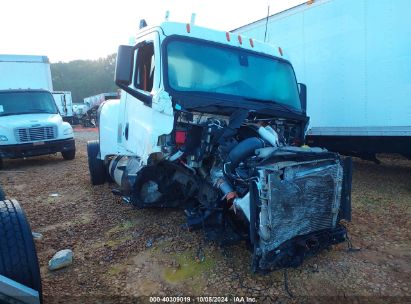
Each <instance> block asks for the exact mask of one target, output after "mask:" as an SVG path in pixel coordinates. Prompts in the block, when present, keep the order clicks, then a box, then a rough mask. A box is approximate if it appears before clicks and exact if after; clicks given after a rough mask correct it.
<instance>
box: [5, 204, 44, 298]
mask: <svg viewBox="0 0 411 304" xmlns="http://www.w3.org/2000/svg"><path fill="white" fill-rule="evenodd" d="M0 274H1V275H3V276H5V277H7V278H9V279H11V280H13V281H16V282H18V283H20V284H23V285H25V286H27V287H30V288H32V289H34V290H37V291H38V292H39V295H40V299H41V277H40V268H39V263H38V259H37V253H36V247H35V246H34V241H33V237H32V235H31V229H30V225H29V223H28V222H27V219H26V216H25V215H24V212H23V210H22V209H21V207H20V205H19V203H18V202H17V201H15V200H4V201H0Z"/></svg>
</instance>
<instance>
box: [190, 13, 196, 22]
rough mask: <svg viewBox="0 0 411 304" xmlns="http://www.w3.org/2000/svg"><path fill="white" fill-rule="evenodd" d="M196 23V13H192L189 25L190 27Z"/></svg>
mask: <svg viewBox="0 0 411 304" xmlns="http://www.w3.org/2000/svg"><path fill="white" fill-rule="evenodd" d="M195 21H196V13H192V14H191V21H190V24H191V25H194V22H195Z"/></svg>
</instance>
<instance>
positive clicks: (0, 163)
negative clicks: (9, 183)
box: [0, 158, 4, 170]
mask: <svg viewBox="0 0 411 304" xmlns="http://www.w3.org/2000/svg"><path fill="white" fill-rule="evenodd" d="M3 165H4V164H3V159H2V158H0V170H1V169H3Z"/></svg>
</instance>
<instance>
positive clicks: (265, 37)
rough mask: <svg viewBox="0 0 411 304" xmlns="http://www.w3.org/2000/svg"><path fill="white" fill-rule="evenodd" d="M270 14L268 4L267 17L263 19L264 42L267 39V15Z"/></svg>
mask: <svg viewBox="0 0 411 304" xmlns="http://www.w3.org/2000/svg"><path fill="white" fill-rule="evenodd" d="M269 16H270V6H268V11H267V19H266V20H265V33H264V42H266V40H267V26H268V17H269Z"/></svg>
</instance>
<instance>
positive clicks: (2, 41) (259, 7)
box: [0, 0, 306, 62]
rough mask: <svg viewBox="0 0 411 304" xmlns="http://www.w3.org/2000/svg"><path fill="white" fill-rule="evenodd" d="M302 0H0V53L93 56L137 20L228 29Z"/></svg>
mask: <svg viewBox="0 0 411 304" xmlns="http://www.w3.org/2000/svg"><path fill="white" fill-rule="evenodd" d="M303 2H306V1H303V0H247V1H238V0H237V1H235V0H145V1H141V0H115V1H109V0H96V1H91V0H1V12H2V13H1V17H0V54H28V55H46V56H48V57H49V58H50V60H51V61H52V62H57V61H70V60H75V59H96V58H99V57H105V56H106V55H108V54H111V53H114V52H116V50H117V47H118V45H120V44H127V43H128V41H129V38H130V37H131V36H134V35H135V33H136V31H137V29H138V24H139V21H140V19H142V18H144V19H146V21H147V23H148V24H157V23H160V22H162V21H163V20H164V16H165V13H166V11H167V10H168V11H170V17H169V20H170V21H177V22H189V21H190V18H191V14H192V13H196V24H197V25H201V26H206V27H210V28H214V29H219V30H224V31H226V30H232V29H235V28H237V27H240V26H242V25H245V24H248V23H251V22H253V21H255V20H258V19H261V18H264V17H265V16H266V15H267V7H268V6H270V13H275V12H279V11H282V10H284V9H287V8H290V7H293V6H295V5H297V4H300V3H303Z"/></svg>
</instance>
